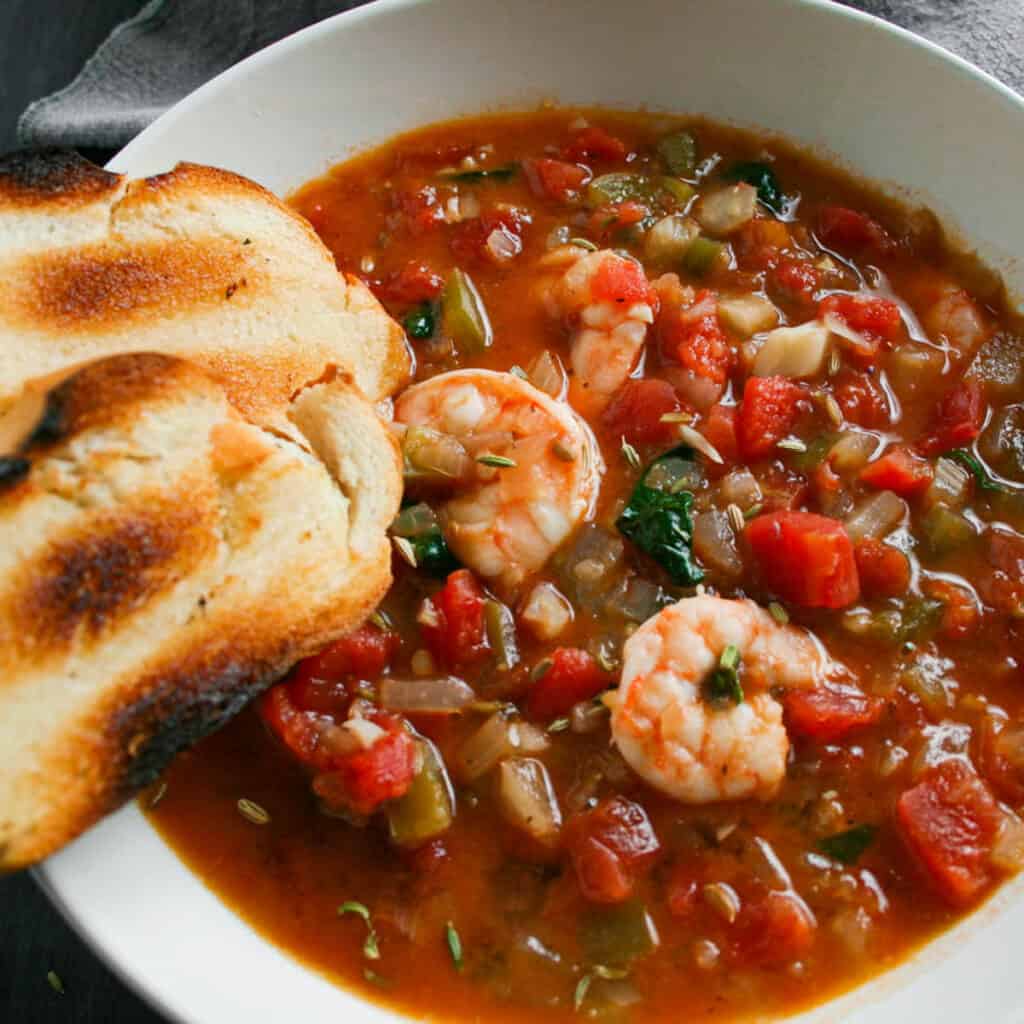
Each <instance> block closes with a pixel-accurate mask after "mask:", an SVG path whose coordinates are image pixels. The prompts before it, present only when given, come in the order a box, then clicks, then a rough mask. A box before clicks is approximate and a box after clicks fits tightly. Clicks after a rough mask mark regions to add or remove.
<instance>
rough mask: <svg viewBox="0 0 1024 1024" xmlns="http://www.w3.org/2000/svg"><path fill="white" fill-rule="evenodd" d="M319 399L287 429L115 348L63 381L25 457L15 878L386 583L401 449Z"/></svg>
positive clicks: (9, 810)
mask: <svg viewBox="0 0 1024 1024" xmlns="http://www.w3.org/2000/svg"><path fill="white" fill-rule="evenodd" d="M307 390H308V393H306V392H302V393H300V394H299V395H298V396H296V399H295V402H294V411H293V412H292V413H290V416H291V419H290V420H289V425H290V427H291V430H292V436H282V435H280V434H278V433H277V432H273V433H272V432H270V431H268V430H266V429H264V428H262V427H259V426H256V425H254V424H253V423H251V422H249V421H247V420H246V419H244V418H243V417H242V416H241V415H240V414H239V413H238V412H237V410H235V409H234V408H233V407H232V406H231V405H230V403H229V402H228V401H227V399H226V398H225V395H224V392H223V389H221V388H220V386H219V385H218V384H217V383H216V382H215V381H214V380H213V379H211V378H210V377H209V376H208V375H207V374H205V373H204V372H202V371H201V370H199V369H198V368H196V367H194V366H192V365H191V364H189V363H187V362H185V361H184V360H180V359H176V358H173V357H168V356H164V355H155V354H136V355H124V356H115V357H111V358H109V359H105V360H102V361H99V362H97V363H94V364H90V365H89V366H86V367H85V368H83V369H82V370H80V371H78V372H76V373H75V374H74V375H72V376H71V377H70V378H68V379H67V380H65V381H64V382H62V383H61V384H59V385H57V386H56V387H55V388H53V389H52V390H51V392H50V394H49V396H48V400H47V401H46V402H45V403H43V409H44V412H43V415H42V417H41V422H42V423H43V425H44V429H39V425H37V428H36V429H35V430H33V431H30V438H29V440H28V441H27V442H26V443H25V444H24V445H23V446H22V450H21V451H20V452H19V453H17V454H14V455H11V456H7V457H5V459H4V464H6V465H8V466H9V467H10V468H9V470H8V471H7V472H8V475H9V477H10V482H9V483H8V484H7V485H6V486H4V484H3V481H2V480H0V749H3V750H4V753H5V757H4V759H3V762H2V763H0V870H11V869H16V868H19V867H24V866H26V865H28V864H31V863H33V862H35V861H37V860H39V859H41V858H43V857H45V856H47V855H49V854H50V853H52V852H54V851H55V850H57V849H59V848H60V846H62V845H63V844H65V843H66V842H68V841H70V840H71V839H73V838H74V837H75V836H76V835H78V834H80V833H81V832H82V831H83V830H84V829H86V828H88V827H89V826H90V825H91V824H93V823H94V822H96V821H97V820H99V819H100V818H101V817H102V816H103V815H105V814H106V813H109V812H110V811H112V810H114V809H115V808H116V807H118V806H120V804H122V803H123V802H124V801H125V800H126V799H127V798H128V797H130V796H131V795H132V794H133V793H135V792H137V791H138V789H139V788H141V787H142V786H145V785H147V784H148V783H149V782H151V781H152V780H153V779H154V778H156V776H157V775H158V774H159V773H160V772H161V771H162V769H163V768H164V767H165V766H166V764H167V762H168V761H169V760H170V759H171V758H172V757H173V756H174V755H175V753H177V752H178V751H180V750H182V749H184V748H185V747H187V746H189V745H191V744H192V743H194V742H195V741H196V740H198V739H199V738H201V737H202V736H205V735H207V734H208V733H209V732H211V731H212V730H214V729H216V728H219V727H220V726H221V725H222V724H224V722H226V721H227V720H228V719H230V718H231V717H232V716H233V715H234V714H236V713H237V712H238V710H240V709H241V708H242V707H243V706H244V705H245V704H246V703H247V702H248V701H249V700H251V699H252V698H253V697H254V696H255V695H256V694H258V693H259V692H261V691H262V690H263V689H264V688H265V687H266V686H268V685H270V683H272V682H273V681H274V680H276V679H277V678H279V677H280V676H281V675H283V674H284V673H285V672H286V671H287V670H288V669H289V668H290V667H291V665H292V664H294V663H295V661H297V660H299V659H300V658H302V657H305V656H307V655H309V654H312V653H314V652H315V651H317V650H319V649H320V648H322V647H323V646H324V645H325V644H327V643H330V642H331V641H332V640H334V639H336V638H337V637H339V636H341V635H343V634H344V633H346V632H348V631H349V630H351V629H352V628H354V627H355V626H356V625H357V624H358V623H360V622H361V621H363V619H365V617H366V616H367V615H368V614H369V613H370V612H371V611H372V609H373V608H374V607H375V606H376V604H377V602H378V601H379V600H380V598H381V597H382V596H383V595H384V593H385V592H386V590H387V587H388V585H389V584H390V564H391V562H390V549H389V546H388V542H387V538H386V527H387V525H388V523H389V522H390V520H391V518H392V517H393V516H394V514H395V512H396V511H397V508H398V504H399V500H400V491H401V467H400V462H399V458H398V452H397V447H396V444H395V441H394V439H393V438H392V436H391V434H390V432H389V431H388V430H387V428H386V427H385V426H384V425H383V424H382V423H381V422H380V421H379V420H378V419H377V418H376V415H375V414H374V412H373V410H372V407H371V406H370V405H369V404H368V403H367V401H366V399H365V398H364V397H363V396H362V395H361V394H360V393H359V391H358V390H357V389H356V388H355V387H354V386H353V385H352V383H351V381H350V380H348V379H347V378H346V377H345V375H343V374H338V375H334V377H333V378H332V379H327V380H324V381H322V382H319V383H317V384H316V385H314V386H313V387H312V388H310V389H307ZM55 410H56V412H55ZM368 490H372V494H369V495H367V493H366V492H367V491H368Z"/></svg>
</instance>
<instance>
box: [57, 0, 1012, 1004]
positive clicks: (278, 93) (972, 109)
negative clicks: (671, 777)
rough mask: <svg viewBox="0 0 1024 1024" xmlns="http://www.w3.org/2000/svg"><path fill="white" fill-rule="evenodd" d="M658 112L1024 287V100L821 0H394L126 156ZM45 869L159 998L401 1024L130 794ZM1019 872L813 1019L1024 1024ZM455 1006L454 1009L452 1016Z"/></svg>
mask: <svg viewBox="0 0 1024 1024" xmlns="http://www.w3.org/2000/svg"><path fill="white" fill-rule="evenodd" d="M549 97H550V98H553V99H556V100H559V101H563V102H566V103H581V104H607V105H614V106H620V107H624V108H636V107H654V108H662V109H666V110H671V111H680V112H694V113H701V114H706V115H708V116H710V117H713V118H719V119H724V120H728V121H733V122H735V123H739V124H745V125H751V126H754V127H763V128H766V129H768V130H771V131H773V132H776V133H782V134H785V135H787V136H789V137H790V138H792V139H795V140H797V141H800V142H803V143H805V144H807V145H810V146H812V147H815V148H816V149H818V150H819V151H822V152H823V153H825V154H828V155H831V156H832V157H833V158H836V159H838V160H840V161H841V162H843V163H845V164H847V165H848V166H849V167H851V168H853V169H856V170H857V171H859V172H861V173H863V174H865V175H867V176H868V177H870V178H873V179H875V180H877V181H879V182H883V183H886V182H889V183H899V185H900V187H901V188H902V189H904V190H906V191H908V192H909V194H910V195H911V196H912V197H915V198H919V199H923V200H924V201H926V202H927V203H928V204H929V205H931V206H932V208H933V209H935V210H936V211H937V212H938V213H939V214H940V215H941V216H942V217H943V218H944V219H945V220H946V222H947V224H949V225H952V226H954V227H955V228H958V229H959V230H960V232H962V236H963V237H964V238H967V239H970V241H971V244H972V245H974V246H976V247H977V248H978V250H979V252H980V253H981V255H982V256H983V258H985V259H986V260H987V261H988V262H989V263H990V264H991V265H993V266H995V267H996V268H997V269H999V270H1000V271H1002V273H1003V274H1004V275H1005V277H1006V280H1007V282H1008V283H1009V284H1010V286H1011V289H1012V290H1013V292H1014V293H1015V294H1016V295H1024V264H1022V263H1021V261H1020V260H1019V259H1015V257H1014V253H1015V247H1016V252H1017V253H1020V252H1021V240H1022V239H1024V202H1022V201H1021V194H1020V189H1021V185H1020V173H1021V170H1022V169H1024V103H1022V102H1021V100H1020V99H1019V98H1018V97H1017V96H1015V95H1014V94H1013V93H1011V92H1010V91H1009V90H1007V89H1005V88H1003V87H1002V86H1000V85H999V84H998V83H997V82H995V81H994V80H993V79H991V78H989V77H987V76H986V75H984V74H982V73H981V72H979V71H977V70H976V69H974V68H972V67H971V66H970V65H968V64H965V63H964V62H963V61H961V60H958V59H957V58H955V57H953V56H951V55H950V54H948V53H945V52H944V51H942V50H940V49H937V48H936V47H934V46H931V45H929V44H927V43H925V42H923V41H922V40H920V39H918V38H916V37H913V36H911V35H909V34H907V33H905V32H902V31H900V30H898V29H894V28H892V27H891V26H888V25H886V24H884V23H883V22H880V21H877V20H874V19H872V18H868V17H866V16H864V15H861V14H858V13H855V12H852V11H850V10H847V9H845V8H842V7H838V6H834V5H832V4H829V3H823V2H820V0H714V2H708V0H628V2H623V0H608V2H601V0H554V2H541V0H519V2H518V3H511V2H510V0H434V2H430V3H427V2H412V0H384V2H381V3H377V4H373V5H372V6H370V7H365V8H362V9H360V10H358V11H355V12H352V13H349V14H346V15H342V16H340V17H337V18H334V19H331V20H330V21H326V22H323V23H321V24H320V25H317V26H314V27H313V28H310V29H307V30H306V31H305V32H301V33H299V34H298V35H296V36H293V37H291V38H289V39H286V40H284V41H283V42H281V43H278V44H277V45H275V46H273V47H271V48H270V49H268V50H266V51H264V52H262V53H260V54H257V55H256V56H254V57H252V58H250V59H249V60H247V61H245V62H244V63H243V64H241V65H239V66H238V67H236V68H234V69H232V70H230V71H228V72H227V73H225V74H224V75H222V76H220V77H219V78H217V79H216V80H214V81H213V82H211V83H209V84H208V85H206V86H204V87H203V88H202V89H200V90H199V91H198V92H196V93H194V94H193V95H192V96H190V97H189V98H188V99H186V100H184V101H183V102H182V103H180V104H178V106H177V107H175V108H174V109H173V110H172V111H171V112H170V113H168V114H167V115H165V116H164V117H162V118H161V119H160V120H159V121H158V122H157V123H156V124H155V125H153V126H152V127H151V128H150V129H148V130H147V131H146V132H144V133H143V134H142V135H141V136H140V137H139V138H138V139H136V140H135V141H134V142H133V143H132V144H131V145H130V146H128V147H127V148H126V149H125V150H124V151H123V152H122V153H121V154H120V155H119V156H118V157H117V159H116V160H114V162H113V163H112V165H111V166H112V167H113V168H114V169H115V170H119V171H126V172H130V173H132V174H134V175H139V174H145V173H153V172H156V171H162V170H165V169H167V168H169V167H170V166H172V165H173V164H174V163H175V162H177V161H178V160H182V159H186V160H194V161H200V162H203V163H211V164H218V165H221V166H223V167H228V168H231V169H232V170H236V171H239V172H241V173H242V174H246V175H249V176H250V177H252V178H255V179H256V180H257V181H260V182H262V183H263V184H265V185H267V186H269V187H270V188H271V189H274V190H275V191H276V192H279V193H287V192H288V191H290V190H291V189H293V188H295V187H296V186H298V185H300V184H301V183H303V182H304V181H306V180H308V179H309V178H312V177H314V176H316V175H318V174H320V173H321V172H322V171H324V170H326V169H327V168H328V167H329V166H330V165H331V164H332V163H334V162H336V161H338V160H340V159H343V158H344V157H345V156H346V155H347V154H349V153H350V152H352V151H353V150H354V149H358V148H360V147H364V146H366V145H368V144H372V143H375V142H379V141H381V140H383V139H386V138H387V137H388V136H390V135H392V134H394V133H395V132H398V131H402V130H404V129H409V128H412V127H415V126H416V125H419V124H423V123H425V122H429V121H435V120H438V119H441V118H447V117H451V116H454V115H457V114H460V113H474V112H478V111H480V110H482V109H486V108H495V107H501V106H505V107H513V108H514V107H523V106H527V105H532V104H535V103H537V102H538V101H540V100H542V99H545V98H549ZM38 878H39V880H40V882H41V883H42V885H43V886H44V887H45V888H46V890H47V892H48V893H49V894H50V896H51V897H52V898H53V900H54V901H55V902H56V903H57V905H58V906H59V907H60V908H61V909H62V910H63V912H64V913H65V915H66V916H67V917H68V919H69V920H70V921H71V923H72V924H73V925H74V926H75V927H76V928H77V929H78V930H79V931H80V932H81V934H82V935H83V936H84V937H85V938H86V939H87V940H88V941H89V942H90V943H92V945H93V946H94V947H95V949H96V950H97V951H98V952H99V953H100V954H101V955H102V956H104V957H105V958H106V959H107V961H108V962H109V963H110V964H111V965H112V966H113V967H114V968H115V969H116V970H117V971H118V972H119V973H120V974H121V976H122V977H123V978H125V979H126V980H127V981H128V982H129V983H131V984H133V985H134V986H135V987H136V988H137V989H138V990H139V991H140V992H142V993H143V994H144V995H145V996H147V997H148V998H149V999H150V1000H151V1001H152V1002H153V1003H154V1004H155V1005H156V1006H158V1007H159V1008H160V1009H161V1010H162V1011H163V1012H165V1013H166V1014H168V1015H169V1016H171V1017H172V1018H176V1019H179V1020H182V1021H188V1022H190V1024H225V1022H231V1021H236V1020H239V1021H240V1020H245V1021H246V1022H247V1024H271V1022H273V1024H279V1022H281V1021H284V1020H291V1019H295V1020H303V1021H314V1022H315V1021H327V1020H346V1021H349V1022H351V1024H370V1022H373V1021H393V1020H394V1019H395V1018H394V1016H393V1015H392V1014H391V1013H389V1012H388V1011H385V1010H382V1009H380V1008H378V1007H374V1006H371V1005H370V1004H367V1003H365V1002H364V1001H362V1000H361V999H358V998H356V997H354V996H351V995H349V994H348V993H346V992H344V991H342V990H340V989H337V988H335V987H333V986H332V985H330V984H329V983H327V982H326V981H324V980H323V979H322V978H320V977H319V976H317V975H316V974H314V973H312V972H310V971H308V970H306V969H304V968H303V967H301V966H299V965H298V964H297V963H296V962H294V961H293V960H291V959H290V958H289V957H288V956H287V955H286V954H284V953H282V952H280V951H278V950H277V949H276V948H275V947H273V946H272V945H270V944H269V943H268V942H266V941H264V940H263V939H262V938H260V937H259V936H257V935H256V934H255V933H254V932H253V931H251V930H250V929H249V928H248V927H247V926H246V925H245V924H243V923H242V922H241V921H240V920H239V919H238V918H237V917H236V916H235V915H234V914H233V913H232V912H231V911H229V910H228V909H227V908H226V907H224V906H223V905H222V904H221V903H220V902H219V901H218V900H217V898H216V897H215V896H214V895H213V894H212V893H211V892H210V891H209V890H208V889H206V888H205V887H204V886H203V885H202V884H201V883H200V882H199V881H198V880H197V879H196V878H195V877H194V876H193V875H192V874H190V872H189V871H187V870H186V869H185V868H184V867H183V866H182V864H181V863H180V862H179V861H178V860H177V858H176V857H175V856H174V854H173V853H172V852H171V850H170V849H169V848H168V847H167V846H166V845H165V844H164V843H163V841H162V840H161V839H160V838H159V837H158V835H157V834H156V833H155V832H154V831H153V830H152V829H151V828H150V827H149V826H148V825H147V823H146V821H145V820H144V818H143V817H142V816H141V815H140V814H139V812H138V810H136V809H135V808H134V807H129V808H126V809H125V810H124V811H122V812H121V813H119V814H118V815H116V816H114V817H113V818H112V819H110V820H108V821H107V822H105V823H104V824H103V825H101V826H100V827H98V828H96V829H93V830H92V832H90V833H89V834H88V835H86V836H85V837H83V838H82V839H81V840H79V841H78V842H77V843H75V844H74V845H73V846H72V847H70V848H69V849H67V850H65V851H64V852H63V853H61V854H59V855H58V856H56V857H54V858H52V859H51V860H50V861H48V862H47V863H46V864H45V865H44V866H43V867H42V868H40V869H39V871H38ZM1022 886H1024V883H1017V884H1014V885H1011V886H1007V887H1005V888H1004V889H1003V891H1002V892H1001V893H1000V894H999V895H998V896H997V897H996V898H995V900H993V901H992V902H990V903H989V904H988V905H987V906H986V907H985V908H983V909H982V910H981V911H979V912H978V913H977V914H975V915H974V916H973V917H972V918H971V919H969V920H968V921H966V922H965V923H963V924H962V925H961V926H960V927H959V928H957V929H956V930H955V931H953V932H951V933H949V934H947V935H946V936H944V937H943V938H942V939H940V940H939V941H938V942H936V943H934V944H932V945H931V946H930V947H929V948H928V949H927V950H926V951H925V952H924V953H923V954H921V955H920V956H919V957H917V958H916V959H915V960H914V961H912V962H911V963H908V964H906V965H904V966H902V967H901V968H899V969H898V970H896V971H893V972H890V973H889V974H886V975H883V976H882V977H880V978H879V979H878V980H877V981H875V982H873V983H871V984H870V985H868V986H866V987H864V988H862V989H860V990H858V991H856V992H855V993H853V994H851V995H850V996H847V997H845V998H843V999H841V1000H839V1001H838V1002H833V1003H830V1004H828V1005H826V1006H825V1007H823V1008H819V1010H817V1011H814V1012H812V1013H811V1014H808V1015H806V1016H805V1017H804V1018H801V1019H802V1020H806V1021H808V1022H810V1021H818V1022H824V1021H829V1022H834V1021H838V1020H848V1021H857V1022H860V1024H896V1022H901V1024H902V1022H904V1021H910V1020H914V1021H918V1020H920V1021H928V1022H929V1024H942V1022H950V1024H952V1022H956V1024H963V1021H964V1020H980V1021H985V1022H987V1024H1006V1022H1010V1021H1019V1020H1024V972H1022V971H1021V970H1020V969H1019V968H1018V966H1017V956H1016V951H1017V950H1018V949H1019V948H1020V947H1021V945H1022V943H1024V899H1021V898H1019V894H1020V890H1021V889H1022ZM439 1009H440V1008H439Z"/></svg>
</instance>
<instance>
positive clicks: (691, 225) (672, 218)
mask: <svg viewBox="0 0 1024 1024" xmlns="http://www.w3.org/2000/svg"><path fill="white" fill-rule="evenodd" d="M699 234H700V228H699V227H698V226H697V222H696V221H695V220H693V218H692V217H683V216H682V215H680V214H678V213H673V214H669V216H667V217H662V218H661V220H659V221H657V222H656V223H655V224H654V226H653V227H651V229H650V230H649V231H648V232H647V234H646V235H645V236H644V256H645V257H646V258H647V259H648V260H650V261H651V262H653V263H665V264H668V263H678V262H679V261H680V260H681V259H682V258H683V256H684V255H685V254H686V250H687V249H689V248H690V246H691V245H692V244H693V241H694V239H695V238H696V237H697V236H698V235H699Z"/></svg>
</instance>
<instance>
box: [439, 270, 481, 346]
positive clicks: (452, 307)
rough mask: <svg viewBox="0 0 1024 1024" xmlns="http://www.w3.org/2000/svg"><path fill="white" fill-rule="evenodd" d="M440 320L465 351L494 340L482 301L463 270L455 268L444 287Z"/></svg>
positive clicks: (446, 330) (445, 330) (470, 279)
mask: <svg viewBox="0 0 1024 1024" xmlns="http://www.w3.org/2000/svg"><path fill="white" fill-rule="evenodd" d="M441 323H442V325H443V327H444V332H445V334H447V335H448V337H449V338H451V339H452V341H454V342H455V345H456V347H457V348H458V349H459V351H460V352H462V353H463V354H468V353H473V352H480V351H482V350H483V349H485V348H490V346H491V344H492V343H493V342H494V334H493V332H492V330H491V321H490V319H489V318H488V316H487V310H486V309H485V308H484V303H483V300H482V299H481V298H480V293H479V292H478V291H477V290H476V285H474V284H473V279H472V278H471V277H470V276H469V274H467V273H466V272H465V271H464V270H459V269H455V270H453V271H452V273H451V276H450V277H449V278H448V282H447V283H446V284H445V286H444V292H443V293H442V295H441Z"/></svg>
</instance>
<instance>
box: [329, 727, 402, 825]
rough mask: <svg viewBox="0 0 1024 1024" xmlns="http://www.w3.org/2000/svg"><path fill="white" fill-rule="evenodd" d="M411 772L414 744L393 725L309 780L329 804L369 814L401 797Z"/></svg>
mask: <svg viewBox="0 0 1024 1024" xmlns="http://www.w3.org/2000/svg"><path fill="white" fill-rule="evenodd" d="M415 774H416V744H415V742H414V740H413V738H412V736H411V735H410V734H409V733H408V732H406V731H405V729H403V728H402V727H401V725H393V726H391V727H389V728H388V729H387V731H386V732H385V733H384V735H383V736H381V737H379V738H378V739H377V741H376V742H375V743H374V744H373V746H371V747H368V748H367V749H366V750H358V751H356V752H355V753H352V754H347V755H345V756H344V757H341V758H339V759H338V763H337V765H336V767H335V768H334V770H333V771H331V772H330V773H327V774H324V775H319V776H317V777H316V778H315V779H314V780H313V790H314V792H315V793H316V794H317V795H318V796H319V797H320V798H321V799H323V800H324V801H325V802H326V803H328V804H329V805H331V806H335V807H339V806H340V807H346V808H350V809H351V810H353V811H355V812H356V813H357V814H372V813H373V812H374V811H375V810H377V808H378V807H380V805H381V804H383V803H386V802H387V801H388V800H397V799H398V798H399V797H401V796H405V794H406V793H407V792H408V790H409V786H410V785H411V784H412V780H413V776H414V775H415Z"/></svg>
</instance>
